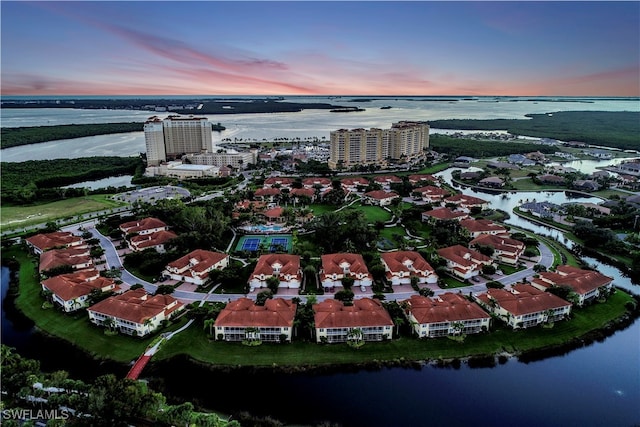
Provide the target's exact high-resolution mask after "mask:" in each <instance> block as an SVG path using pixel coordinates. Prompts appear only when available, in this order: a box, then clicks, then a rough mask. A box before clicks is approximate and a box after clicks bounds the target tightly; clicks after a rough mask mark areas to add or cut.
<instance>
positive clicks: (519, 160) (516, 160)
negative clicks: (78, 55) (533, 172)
mask: <svg viewBox="0 0 640 427" xmlns="http://www.w3.org/2000/svg"><path fill="white" fill-rule="evenodd" d="M507 161H508V162H509V163H513V164H516V165H522V166H533V165H535V164H536V162H535V161H534V160H531V159H529V158H528V157H527V156H525V155H523V154H511V155H509V157H508V158H507Z"/></svg>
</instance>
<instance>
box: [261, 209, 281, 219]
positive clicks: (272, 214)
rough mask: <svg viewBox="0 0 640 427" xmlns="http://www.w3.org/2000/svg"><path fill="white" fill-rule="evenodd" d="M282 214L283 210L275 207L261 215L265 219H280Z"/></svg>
mask: <svg viewBox="0 0 640 427" xmlns="http://www.w3.org/2000/svg"><path fill="white" fill-rule="evenodd" d="M283 212H284V208H282V207H280V206H276V207H275V208H271V209H267V210H266V211H264V212H263V213H262V214H263V215H264V216H266V217H267V218H280V217H281V216H282V213H283Z"/></svg>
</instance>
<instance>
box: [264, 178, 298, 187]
mask: <svg viewBox="0 0 640 427" xmlns="http://www.w3.org/2000/svg"><path fill="white" fill-rule="evenodd" d="M293 181H294V179H293V178H287V177H279V176H272V177H269V178H267V179H265V180H264V184H263V185H264V186H269V187H271V186H272V185H291V184H293Z"/></svg>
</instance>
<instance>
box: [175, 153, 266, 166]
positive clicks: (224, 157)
mask: <svg viewBox="0 0 640 427" xmlns="http://www.w3.org/2000/svg"><path fill="white" fill-rule="evenodd" d="M185 159H187V160H188V161H189V162H191V163H192V164H194V165H210V166H217V167H218V168H222V167H225V166H231V167H232V168H233V169H236V170H239V169H246V168H247V167H248V166H249V165H251V164H253V165H255V164H256V163H258V152H257V150H251V151H242V152H238V153H230V152H227V151H225V150H222V151H219V152H218V151H212V152H207V153H197V154H187V155H186V156H185Z"/></svg>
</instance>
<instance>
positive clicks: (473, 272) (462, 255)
mask: <svg viewBox="0 0 640 427" xmlns="http://www.w3.org/2000/svg"><path fill="white" fill-rule="evenodd" d="M438 255H439V256H440V257H441V258H443V259H444V260H445V261H447V265H446V268H447V271H448V272H449V273H450V274H452V275H453V276H454V277H456V278H458V279H462V280H466V279H470V278H471V277H473V276H477V275H478V274H480V273H481V272H482V266H484V265H493V261H492V260H491V258H489V257H488V256H486V255H483V254H481V253H480V252H478V251H475V250H473V249H469V248H465V247H464V246H462V245H454V246H449V247H448V248H442V249H438Z"/></svg>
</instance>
